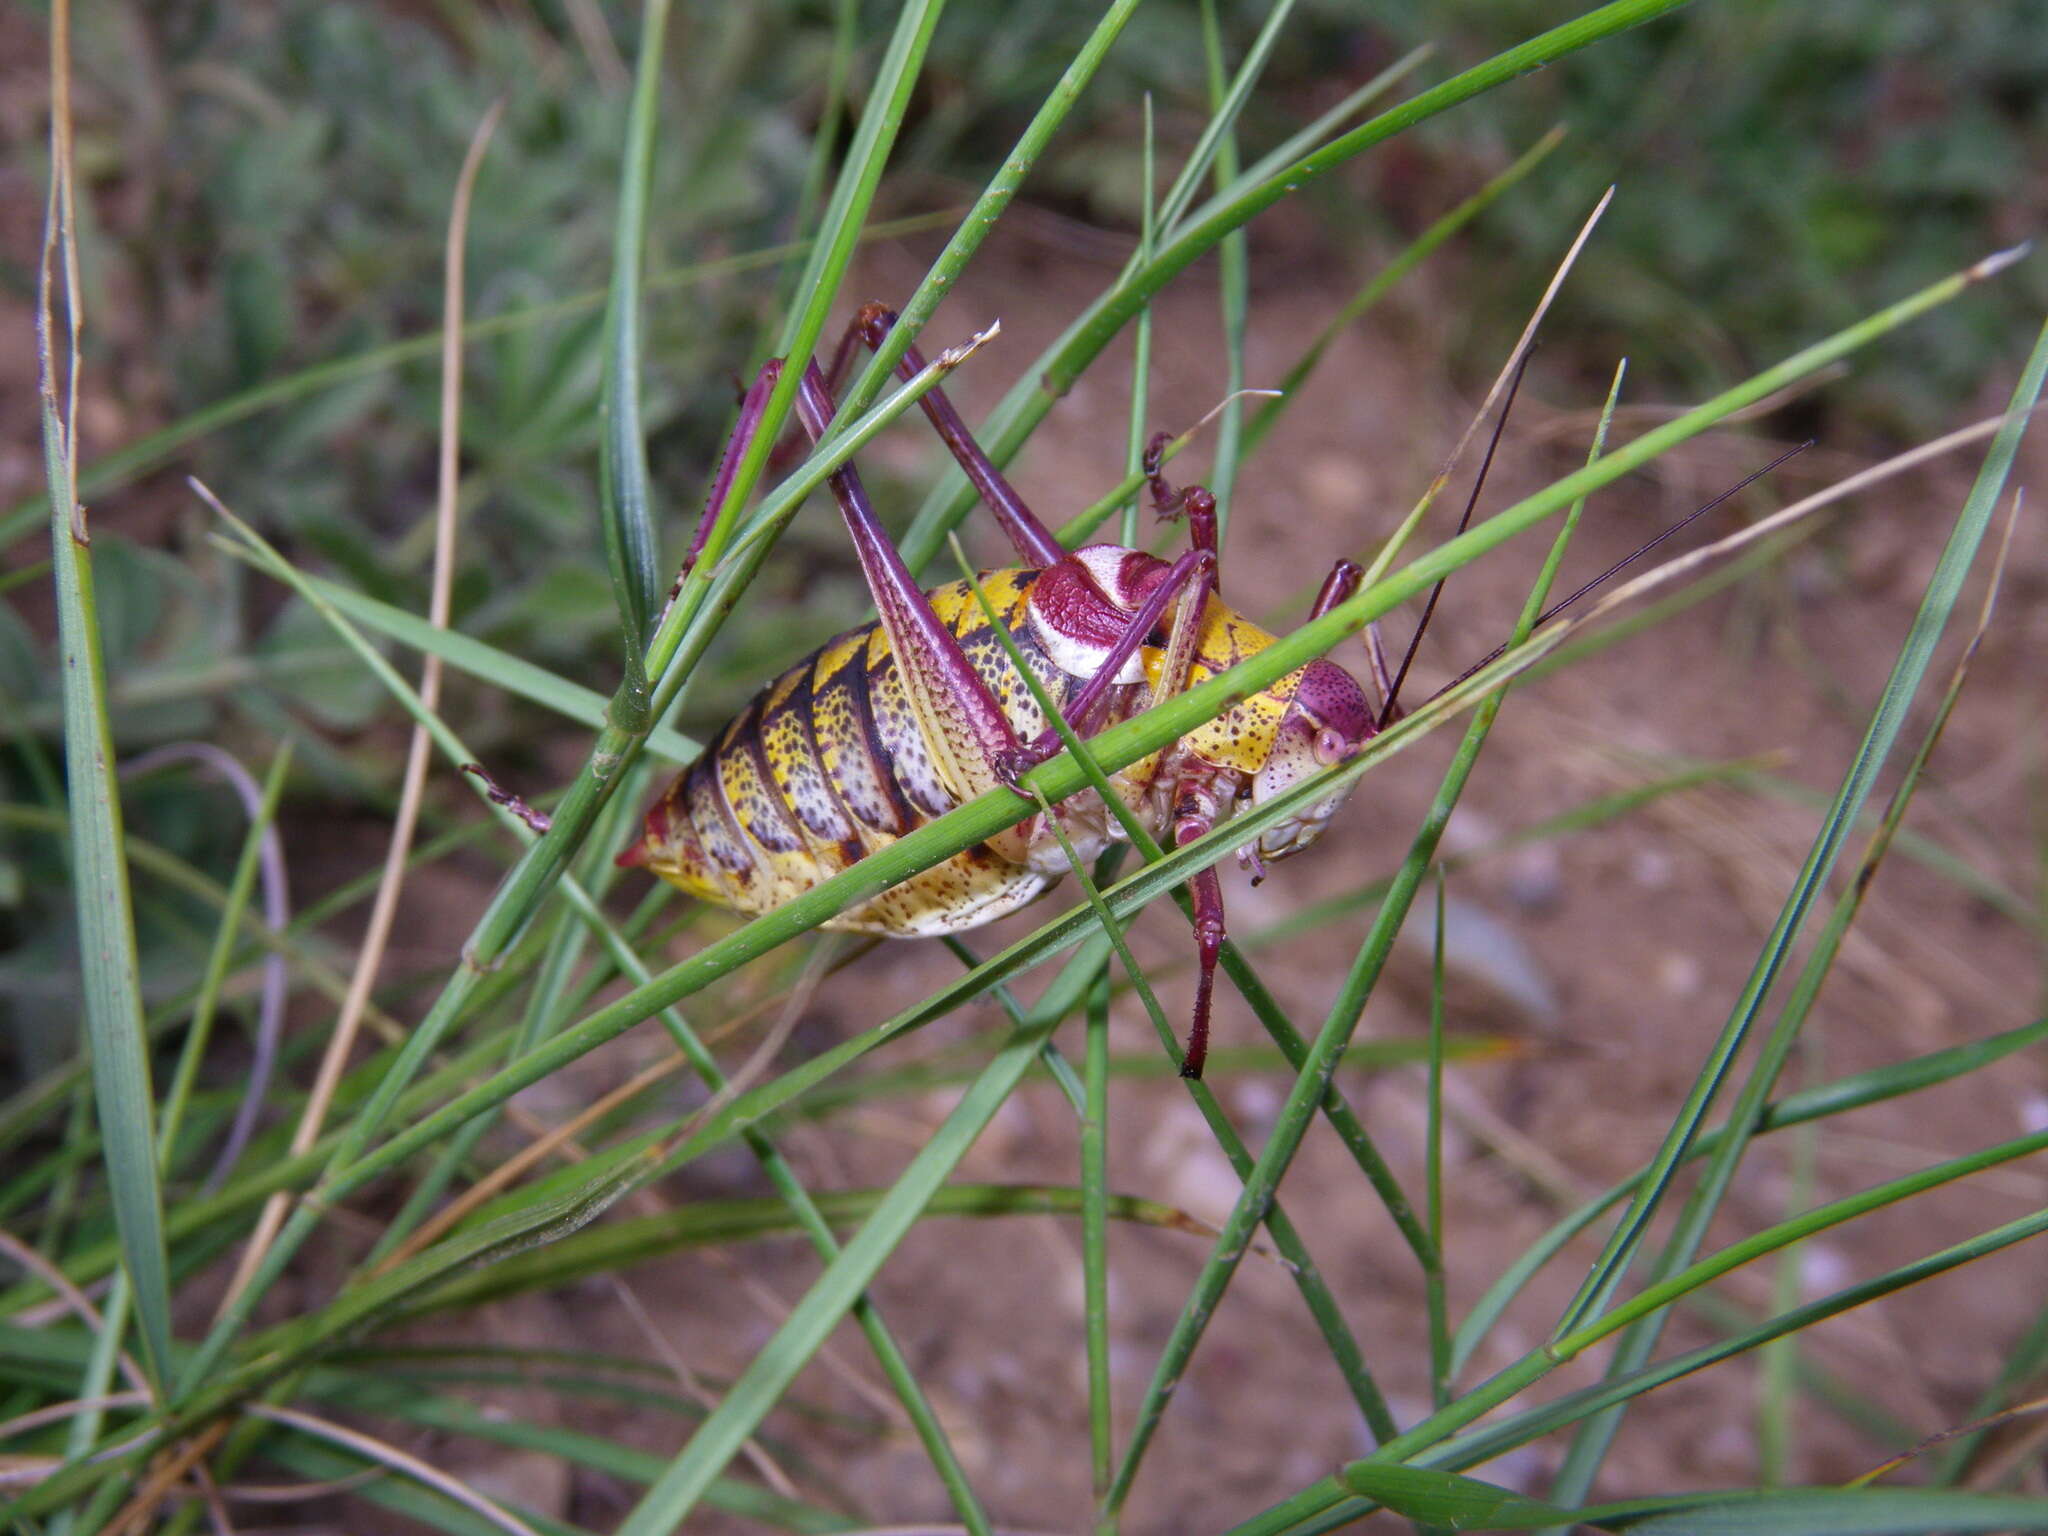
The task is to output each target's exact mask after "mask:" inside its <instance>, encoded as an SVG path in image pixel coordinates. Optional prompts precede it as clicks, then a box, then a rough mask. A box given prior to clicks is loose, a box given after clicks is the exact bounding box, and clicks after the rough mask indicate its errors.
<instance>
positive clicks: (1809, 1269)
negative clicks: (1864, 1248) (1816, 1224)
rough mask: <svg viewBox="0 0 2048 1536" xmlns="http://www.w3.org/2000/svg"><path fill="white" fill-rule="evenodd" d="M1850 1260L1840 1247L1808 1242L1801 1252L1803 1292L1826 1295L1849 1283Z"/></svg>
mask: <svg viewBox="0 0 2048 1536" xmlns="http://www.w3.org/2000/svg"><path fill="white" fill-rule="evenodd" d="M1849 1278H1850V1271H1849V1261H1848V1259H1846V1258H1845V1257H1843V1255H1842V1252H1841V1250H1840V1249H1838V1248H1831V1247H1829V1246H1828V1245H1827V1244H1826V1243H1808V1244H1807V1245H1806V1246H1805V1247H1804V1248H1802V1249H1801V1250H1800V1253H1799V1289H1800V1291H1801V1293H1802V1294H1804V1295H1806V1296H1809V1297H1812V1296H1825V1295H1827V1294H1828V1293H1829V1292H1831V1291H1839V1290H1840V1289H1841V1288H1842V1287H1843V1286H1845V1285H1847V1284H1848V1283H1849Z"/></svg>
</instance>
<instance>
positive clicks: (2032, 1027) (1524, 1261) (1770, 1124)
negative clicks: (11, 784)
mask: <svg viewBox="0 0 2048 1536" xmlns="http://www.w3.org/2000/svg"><path fill="white" fill-rule="evenodd" d="M2043 1040H2048V1017H2044V1018H2040V1019H2036V1020H2035V1021H2034V1022H2033V1023H2031V1024H2023V1025H2021V1026H2019V1027H2018V1028H2017V1029H2009V1030H2006V1031H2005V1032H2003V1033H2002V1034H1996V1035H1991V1036H1989V1037H1987V1038H1985V1039H1983V1040H1973V1041H1970V1042H1969V1043H1968V1044H1966V1045H1953V1046H1948V1047H1946V1048H1944V1049H1942V1050H1938V1051H1930V1052H1928V1053H1927V1054H1925V1055H1922V1056H1915V1057H1911V1058H1909V1059H1908V1060H1905V1061H1901V1062H1894V1063H1892V1064H1890V1065H1888V1066H1883V1067H1875V1068H1873V1069H1871V1070H1870V1071H1868V1072H1857V1073H1853V1074H1851V1075H1850V1076H1847V1077H1842V1078H1837V1079H1836V1080H1835V1081H1834V1082H1832V1083H1824V1084H1822V1085H1821V1086H1819V1087H1816V1088H1807V1089H1802V1090H1801V1091H1800V1092H1798V1093H1795V1094H1791V1095H1788V1096H1787V1097H1785V1098H1783V1099H1780V1100H1778V1101H1777V1102H1776V1103H1773V1104H1769V1105H1766V1106H1765V1108H1764V1112H1763V1114H1762V1115H1761V1116H1760V1117H1759V1119H1758V1123H1757V1130H1758V1132H1759V1133H1760V1134H1761V1133H1766V1132H1770V1131H1777V1130H1783V1129H1785V1128H1786V1127H1788V1126H1794V1125H1805V1124H1807V1123H1809V1122H1811V1121H1815V1120H1821V1119H1825V1118H1827V1117H1829V1116H1832V1115H1840V1114H1847V1113H1848V1112H1849V1111H1850V1110H1854V1109H1861V1108H1863V1107H1864V1106H1866V1105H1869V1104H1878V1103H1882V1102H1883V1101H1885V1100H1886V1099H1894V1098H1902V1097H1904V1096H1906V1095H1908V1094H1913V1093H1918V1092H1920V1091H1921V1090H1922V1089H1924V1088H1932V1087H1934V1086H1936V1085H1937V1084H1940V1083H1946V1082H1950V1081H1952V1080H1954V1079H1955V1078H1959V1077H1967V1076H1968V1075H1969V1074H1970V1073H1972V1072H1977V1071H1980V1070H1982V1069H1983V1068H1985V1067H1988V1066H1991V1065H1993V1064H1994V1063H1996V1062H1999V1061H2003V1060H2004V1059H2005V1058H2006V1057H2008V1056H2010V1055H2012V1054H2014V1053H2015V1052H2018V1051H2023V1050H2026V1049H2028V1048H2029V1047H2031V1046H2034V1045H2037V1044H2039V1043H2040V1042H2041V1041H2043ZM1721 1135H1722V1132H1721V1131H1720V1130H1719V1129H1715V1130H1712V1131H1709V1132H1707V1134H1706V1135H1704V1136H1702V1137H1700V1138H1699V1139H1698V1140H1697V1141H1695V1142H1694V1143H1693V1144H1692V1146H1691V1147H1690V1148H1689V1149H1688V1151H1687V1160H1688V1161H1695V1160H1697V1159H1699V1158H1702V1157H1705V1156H1707V1155H1708V1154H1709V1153H1711V1152H1712V1151H1713V1149H1714V1148H1715V1147H1717V1146H1718V1145H1720V1138H1721ZM1648 1171H1649V1170H1648V1169H1647V1167H1646V1168H1644V1169H1643V1170H1642V1171H1640V1172H1638V1173H1636V1174H1635V1175H1634V1176H1632V1177H1631V1178H1628V1179H1625V1180H1623V1181H1622V1182H1621V1183H1619V1184H1616V1185H1614V1186H1613V1187H1611V1188H1609V1189H1608V1190H1606V1191H1605V1192H1603V1193H1602V1194H1600V1195H1597V1196H1595V1197H1594V1198H1593V1199H1591V1200H1588V1201H1587V1202H1586V1203H1585V1204H1583V1205H1581V1206H1580V1207H1579V1208H1578V1209H1577V1210H1575V1211H1573V1212H1571V1213H1570V1214H1569V1215H1568V1216H1566V1217H1564V1218H1563V1219H1562V1220H1561V1221H1559V1222H1557V1223H1556V1224H1555V1225H1553V1226H1552V1227H1551V1228H1550V1230H1549V1231H1547V1232H1545V1233H1544V1234H1543V1236H1542V1237H1540V1238H1538V1239H1537V1240H1536V1241H1535V1242H1534V1243H1532V1244H1531V1245H1530V1246H1529V1247H1528V1248H1527V1249H1525V1250H1524V1251H1523V1252H1522V1254H1521V1255H1520V1256H1519V1257H1518V1258H1517V1259H1516V1260H1515V1262H1514V1263H1513V1264H1512V1265H1510V1266H1509V1267H1508V1268H1507V1269H1506V1270H1505V1271H1503V1272H1502V1274H1501V1276H1500V1278H1499V1279H1498V1280H1496V1281H1494V1283H1493V1284H1492V1285H1491V1286H1489V1287H1488V1288H1487V1291H1486V1294H1485V1295H1484V1296H1482V1297H1481V1298H1480V1299H1479V1301H1478V1303H1477V1304H1476V1305H1475V1306H1474V1307H1473V1308H1472V1311H1471V1312H1470V1313H1469V1314H1468V1315H1467V1316H1466V1319H1465V1321H1464V1322H1463V1323H1462V1324H1460V1325H1459V1328H1458V1332H1457V1337H1456V1339H1455V1340H1454V1348H1453V1351H1452V1369H1453V1371H1461V1370H1463V1369H1464V1367H1465V1366H1466V1365H1468V1364H1469V1363H1470V1362H1471V1359H1472V1353H1473V1351H1474V1350H1476V1349H1477V1348H1478V1347H1479V1344H1480V1341H1481V1340H1483V1339H1484V1338H1485V1337H1486V1336H1487V1334H1488V1333H1489V1332H1490V1331H1491V1329H1492V1327H1493V1325H1494V1324H1495V1323H1496V1322H1498V1321H1499V1319H1500V1316H1501V1314H1502V1313H1503V1312H1505V1311H1506V1310H1507V1307H1508V1304H1509V1303H1510V1302H1512V1301H1513V1300H1514V1298H1515V1297H1516V1296H1518V1295H1520V1294H1521V1292H1522V1290H1523V1288H1524V1287H1525V1286H1526V1285H1527V1284H1528V1282H1529V1279H1530V1277H1531V1276H1533V1275H1534V1274H1535V1273H1536V1272H1537V1271H1538V1270H1540V1269H1542V1268H1543V1266H1544V1265H1545V1264H1547V1263H1549V1261H1550V1260H1551V1259H1553V1258H1555V1257H1556V1256H1557V1254H1558V1253H1559V1252H1560V1251H1561V1250H1562V1249H1563V1248H1564V1246H1565V1244H1566V1243H1568V1242H1570V1241H1571V1240H1572V1238H1574V1237H1576V1236H1577V1235H1578V1234H1579V1233H1581V1232H1583V1231H1585V1230H1586V1229H1587V1228H1588V1227H1590V1226H1592V1225H1593V1223H1594V1222H1596V1221H1598V1220H1599V1219H1600V1217H1601V1216H1603V1215H1604V1214H1606V1213H1607V1212H1608V1211H1611V1210H1613V1209H1614V1207H1615V1206H1617V1205H1619V1204H1620V1203H1621V1202H1622V1201H1623V1200H1625V1199H1627V1198H1628V1196H1629V1195H1630V1194H1631V1193H1632V1192H1633V1191H1634V1190H1635V1188H1636V1186H1637V1185H1638V1184H1640V1183H1641V1181H1642V1180H1643V1178H1644V1177H1645V1176H1646V1175H1647V1174H1648Z"/></svg>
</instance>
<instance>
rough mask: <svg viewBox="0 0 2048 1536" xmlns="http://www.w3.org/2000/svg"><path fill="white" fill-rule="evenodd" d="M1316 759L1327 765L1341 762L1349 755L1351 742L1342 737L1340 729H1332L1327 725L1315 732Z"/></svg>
mask: <svg viewBox="0 0 2048 1536" xmlns="http://www.w3.org/2000/svg"><path fill="white" fill-rule="evenodd" d="M1314 751H1315V754H1316V761H1317V762H1319V763H1322V764H1324V765H1325V766H1328V765H1329V764H1331V763H1341V762H1343V761H1344V759H1345V758H1347V757H1349V756H1350V755H1351V743H1350V742H1348V741H1346V740H1345V739H1344V733H1343V732H1342V731H1333V730H1331V729H1330V727H1328V726H1327V725H1326V726H1324V727H1323V728H1322V729H1321V730H1319V731H1317V732H1316V744H1315V748H1314Z"/></svg>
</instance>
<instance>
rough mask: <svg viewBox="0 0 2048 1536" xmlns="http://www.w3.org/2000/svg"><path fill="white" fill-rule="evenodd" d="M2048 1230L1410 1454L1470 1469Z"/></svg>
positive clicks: (1887, 1280) (1797, 1313) (2037, 1225)
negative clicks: (1594, 1415)
mask: <svg viewBox="0 0 2048 1536" xmlns="http://www.w3.org/2000/svg"><path fill="white" fill-rule="evenodd" d="M2043 1232H2048V1211H2037V1212H2035V1213H2033V1214H2031V1215H2028V1216H2023V1217H2020V1218H2018V1219H2017V1220H2014V1221H2009V1222H2006V1223H2005V1224H2004V1225H2002V1226H1998V1227H1994V1228H1992V1229H1991V1230H1990V1231H1988V1232H1982V1233H1979V1234H1978V1235H1977V1236H1975V1237H1972V1238H1967V1239H1965V1240H1964V1241H1962V1242H1960V1243H1954V1244H1951V1245H1950V1246H1949V1247H1947V1248H1943V1249H1941V1250H1940V1251H1938V1252H1936V1253H1931V1254H1928V1255H1927V1256H1926V1257H1925V1258H1922V1259H1916V1260H1914V1261H1913V1262H1912V1263H1910V1264H1904V1265H1900V1266H1899V1267H1898V1268H1896V1269H1891V1270H1887V1271H1886V1272H1885V1273H1883V1274H1881V1275H1876V1276H1873V1277H1872V1278H1871V1279H1868V1280H1860V1281H1858V1282H1856V1284H1854V1285H1850V1286H1845V1287H1843V1288H1842V1289H1841V1290H1838V1291H1834V1292H1832V1293H1830V1294H1829V1295H1826V1296H1822V1297H1817V1298H1816V1299H1815V1300H1813V1301H1810V1302H1807V1303H1806V1304H1805V1305H1803V1306H1799V1307H1795V1308H1793V1309H1792V1310H1791V1311H1788V1312H1784V1313H1781V1314H1780V1315H1778V1316H1777V1317H1773V1318H1770V1319H1767V1320H1766V1321H1764V1322H1763V1323H1760V1324H1757V1325H1755V1326H1753V1327H1750V1328H1746V1329H1741V1330H1738V1331H1736V1332H1733V1333H1731V1334H1729V1335H1728V1337H1726V1338H1723V1339H1718V1340H1716V1341H1715V1342H1714V1343H1712V1344H1707V1345H1703V1346H1701V1347H1700V1348H1698V1349H1693V1350H1687V1351H1685V1352H1684V1353H1681V1354H1677V1355H1672V1356H1670V1357H1669V1358H1667V1359H1663V1360H1659V1361H1657V1362H1655V1363H1654V1364H1652V1365H1648V1366H1644V1367H1642V1368H1641V1369H1639V1370H1637V1371H1635V1372H1633V1373H1632V1374H1630V1375H1628V1376H1624V1377H1616V1378H1613V1379H1610V1380H1607V1381H1603V1382H1600V1383H1599V1384H1598V1385H1595V1386H1591V1387H1584V1388H1581V1389H1580V1390H1578V1391H1577V1392H1569V1393H1566V1394H1565V1395H1563V1396H1561V1397H1559V1398H1557V1399H1556V1400H1554V1401H1552V1402H1548V1403H1544V1404H1542V1405H1541V1406H1539V1407H1536V1408H1530V1409H1527V1410H1525V1411H1523V1412H1521V1413H1518V1414H1514V1415H1512V1416H1510V1417H1507V1418H1503V1419H1501V1420H1500V1421H1499V1422H1498V1423H1494V1424H1489V1425H1487V1426H1486V1427H1485V1428H1484V1429H1479V1430H1474V1431H1473V1432H1472V1433H1471V1434H1468V1435H1460V1436H1458V1437H1456V1438H1454V1439H1451V1440H1446V1441H1444V1442H1442V1443H1441V1444H1440V1445H1438V1446H1436V1447H1434V1448H1433V1449H1431V1450H1427V1451H1424V1452H1422V1453H1421V1454H1420V1455H1419V1456H1417V1457H1416V1460H1417V1462H1418V1463H1424V1464H1428V1465H1431V1466H1445V1467H1476V1466H1481V1465H1483V1464H1485V1463H1486V1462H1488V1461H1491V1460H1493V1459H1494V1458H1495V1457H1496V1456H1499V1455H1501V1454H1503V1453H1504V1452H1506V1451H1509V1450H1512V1449H1513V1448H1514V1447H1516V1446H1518V1445H1526V1444H1528V1443H1529V1442H1530V1441H1532V1440H1537V1439H1541V1438H1542V1437H1543V1436H1545V1435H1549V1434H1553V1433H1555V1432H1556V1431H1557V1430H1559V1429H1561V1428H1566V1427H1568V1426H1570V1425H1572V1424H1576V1423H1580V1422H1583V1421H1584V1420H1585V1419H1586V1418H1587V1417H1588V1416H1590V1415H1592V1414H1594V1413H1597V1412H1599V1411H1600V1410H1601V1409H1603V1408H1607V1407H1611V1406H1613V1405H1615V1404H1617V1403H1624V1402H1627V1401H1629V1400H1630V1399H1632V1398H1636V1397H1640V1396H1642V1395H1643V1394H1644V1393H1646V1392H1649V1391H1652V1390H1654V1389H1655V1388H1657V1387H1660V1386H1663V1385H1665V1384H1666V1383H1668V1382H1673V1381H1677V1380H1679V1379H1681V1378H1683V1377H1685V1376H1690V1375H1692V1374H1693V1373H1695V1372H1697V1371H1703V1370H1705V1369H1707V1368H1708V1367H1709V1366H1713V1365H1718V1364H1720V1363H1721V1362H1722V1361H1724V1360H1736V1359H1740V1358H1742V1357H1743V1356H1745V1355H1747V1354H1749V1353H1750V1352H1751V1351H1753V1350H1756V1349H1759V1348H1761V1347H1763V1346H1764V1345H1766V1344H1769V1343H1771V1342H1773V1341H1774V1340H1777V1339H1781V1338H1788V1337H1791V1336H1793V1335H1795V1334H1798V1333H1801V1332H1803V1331H1804V1330H1806V1329H1808V1328H1811V1327H1813V1326H1814V1325H1815V1324H1816V1323H1821V1322H1825V1321H1827V1320H1828V1319H1829V1318H1833V1317H1840V1316H1841V1315H1842V1314H1844V1313H1845V1312H1850V1311H1853V1310H1854V1309H1855V1308H1857V1307H1861V1306H1867V1305H1868V1304H1869V1303H1871V1302H1873V1301H1876V1300H1878V1299H1880V1298H1882V1297H1885V1296H1890V1295H1893V1294H1895V1293H1897V1292H1899V1291H1902V1290H1905V1289H1907V1288H1908V1287H1909V1286H1914V1285H1918V1284H1920V1283H1921V1282H1922V1281H1924V1280H1929V1279H1932V1278H1933V1277H1934V1276H1936V1275H1941V1274H1946V1273H1948V1272H1949V1271H1950V1270H1953V1269H1957V1268H1959V1267H1961V1266H1962V1265H1964V1264H1969V1263H1973V1262H1975V1261H1976V1260H1978V1259H1981V1258H1983V1257H1984V1256H1986V1255H1987V1254H1991V1253H1996V1252H1998V1251H2000V1250H2001V1249H2004V1248H2009V1247H2011V1246H2013V1245H2014V1244H2016V1243H2023V1242H2027V1241H2029V1240H2031V1239H2033V1238H2035V1237H2038V1236H2040V1235H2041V1234H2042V1233H2043Z"/></svg>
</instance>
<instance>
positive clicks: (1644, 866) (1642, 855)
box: [1629, 848, 1675, 891]
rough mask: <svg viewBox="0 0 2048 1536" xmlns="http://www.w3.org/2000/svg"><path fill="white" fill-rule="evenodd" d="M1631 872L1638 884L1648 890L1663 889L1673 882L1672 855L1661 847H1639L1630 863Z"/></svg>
mask: <svg viewBox="0 0 2048 1536" xmlns="http://www.w3.org/2000/svg"><path fill="white" fill-rule="evenodd" d="M1629 873H1630V874H1631V875H1632V876H1634V878H1635V882H1636V884H1637V885H1640V886H1641V887H1642V888H1643V889H1644V890H1646V891H1661V890H1663V889H1664V887H1665V886H1667V885H1669V884H1670V883H1671V877H1672V875H1673V874H1674V873H1675V870H1674V869H1673V866H1672V863H1671V855H1670V854H1668V853H1666V852H1665V851H1664V850H1663V849H1661V848H1638V849H1637V850H1636V855H1635V858H1634V859H1633V860H1631V861H1630V864H1629Z"/></svg>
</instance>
